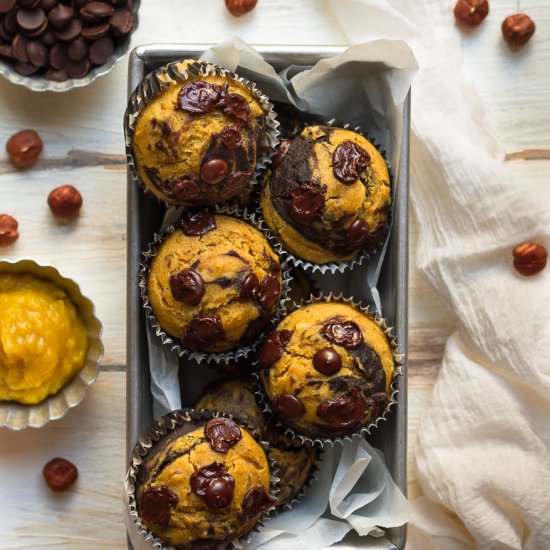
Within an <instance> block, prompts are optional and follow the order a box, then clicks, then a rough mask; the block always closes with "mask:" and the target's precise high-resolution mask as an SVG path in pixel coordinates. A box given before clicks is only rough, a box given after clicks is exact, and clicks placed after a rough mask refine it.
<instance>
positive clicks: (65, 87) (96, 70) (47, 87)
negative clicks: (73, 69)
mask: <svg viewBox="0 0 550 550" xmlns="http://www.w3.org/2000/svg"><path fill="white" fill-rule="evenodd" d="M140 3H141V0H134V2H133V5H132V14H133V16H134V28H133V29H132V32H131V33H130V34H127V35H126V36H125V37H124V39H123V40H120V41H118V44H117V45H116V46H115V49H114V52H113V55H112V56H111V57H110V59H109V60H108V61H107V62H106V63H104V64H103V65H96V66H94V67H93V68H92V69H91V70H90V72H89V73H88V74H87V75H86V76H83V77H82V78H69V79H67V80H64V81H63V82H55V81H53V80H47V79H46V78H44V76H43V75H42V76H40V75H31V76H23V75H22V74H19V73H18V72H17V71H16V70H15V68H14V66H13V65H12V64H11V63H8V62H7V61H6V60H5V59H4V58H1V60H0V74H1V75H2V76H4V78H6V79H7V80H9V81H10V82H12V83H13V84H17V85H18V86H25V88H28V89H29V90H32V91H33V92H68V91H69V90H72V89H73V88H83V87H84V86H88V84H91V83H92V82H93V81H94V80H96V79H98V78H99V77H100V76H103V75H106V74H109V73H110V72H111V71H112V70H113V69H114V68H115V65H116V64H117V63H118V62H119V61H121V60H122V59H123V58H124V56H125V55H126V54H127V53H128V50H129V49H130V44H131V41H132V35H133V34H134V32H135V31H136V29H137V28H138V23H139V17H138V10H139V6H140Z"/></svg>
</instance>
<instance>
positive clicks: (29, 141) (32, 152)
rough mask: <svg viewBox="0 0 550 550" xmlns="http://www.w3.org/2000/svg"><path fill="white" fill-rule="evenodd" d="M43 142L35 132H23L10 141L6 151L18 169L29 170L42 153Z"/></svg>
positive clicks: (14, 135) (12, 137)
mask: <svg viewBox="0 0 550 550" xmlns="http://www.w3.org/2000/svg"><path fill="white" fill-rule="evenodd" d="M42 146H43V144H42V140H41V139H40V136H39V135H38V134H37V133H36V132H35V131H34V130H21V131H20V132H17V134H13V136H11V137H10V139H8V142H7V143H6V151H7V152H8V155H9V156H10V160H11V161H12V163H13V164H14V165H15V166H17V168H27V167H28V166H30V165H31V164H34V163H35V162H36V159H37V158H38V157H39V156H40V153H41V152H42Z"/></svg>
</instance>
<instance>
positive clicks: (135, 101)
mask: <svg viewBox="0 0 550 550" xmlns="http://www.w3.org/2000/svg"><path fill="white" fill-rule="evenodd" d="M209 75H213V76H221V77H226V78H230V79H232V80H235V81H237V82H239V83H241V84H242V85H244V86H245V87H246V88H247V89H248V90H249V91H250V92H251V94H252V95H253V96H254V97H255V98H256V99H257V100H258V101H259V103H260V105H261V106H262V109H263V110H264V113H265V117H266V139H267V142H268V143H269V150H266V151H262V152H261V154H259V156H258V158H257V159H256V171H255V174H254V177H253V178H252V179H251V181H250V188H252V189H253V188H254V187H255V186H256V185H257V184H258V179H259V176H260V174H261V173H262V172H263V170H265V168H266V166H267V164H268V163H269V162H270V161H271V158H272V156H273V155H274V154H275V149H276V147H277V145H278V143H279V122H278V121H277V117H276V113H275V111H274V110H273V105H272V103H271V102H270V101H269V98H268V97H267V96H266V95H265V94H264V93H263V92H261V91H260V90H259V89H258V88H257V86H256V84H255V83H254V82H252V81H250V80H247V79H246V78H242V77H240V76H238V75H237V74H235V73H232V72H231V71H228V70H227V69H224V68H223V67H219V66H218V65H213V64H212V63H205V62H202V61H196V60H181V61H174V62H172V63H168V64H167V65H164V66H163V67H159V68H158V69H155V70H154V71H151V72H150V73H149V74H148V75H147V76H145V78H144V79H143V80H142V81H141V83H140V84H139V85H138V86H137V87H136V89H135V90H134V92H133V93H132V95H131V96H130V99H129V101H128V107H127V108H126V112H125V113H124V136H125V146H126V159H127V164H128V169H129V171H130V174H131V176H132V181H133V183H134V184H135V185H140V186H141V188H142V189H143V190H144V191H145V192H146V193H147V194H149V195H151V196H153V197H155V198H156V199H157V200H158V201H159V202H161V203H163V204H166V205H167V206H172V205H173V203H168V202H166V201H164V200H162V199H161V198H159V197H157V196H156V195H155V194H154V193H153V192H152V191H150V190H149V189H148V187H147V186H146V185H145V184H144V183H143V182H142V181H141V178H140V177H139V175H138V170H137V163H136V159H135V158H134V152H133V150H132V140H133V137H134V132H135V125H136V122H137V119H138V118H139V115H140V114H141V112H142V110H143V109H144V108H145V107H146V106H147V105H148V104H149V103H151V102H152V101H154V100H155V99H156V98H157V97H158V96H159V95H160V94H161V93H162V92H163V91H164V90H165V89H166V88H169V87H170V86H174V85H176V84H178V83H179V82H185V81H187V80H188V79H190V78H196V77H199V76H209ZM233 201H238V197H234V198H233V199H230V201H229V202H233ZM220 202H222V201H220ZM224 202H225V201H224Z"/></svg>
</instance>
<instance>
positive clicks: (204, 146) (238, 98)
mask: <svg viewBox="0 0 550 550" xmlns="http://www.w3.org/2000/svg"><path fill="white" fill-rule="evenodd" d="M191 63H194V62H193V61H184V62H183V63H182V68H185V66H186V65H189V64H191ZM266 121H267V119H266V113H265V112H264V109H263V107H262V105H261V103H260V101H259V99H258V97H256V95H254V93H252V91H251V90H249V89H248V88H247V87H246V86H245V85H244V84H242V83H241V82H239V81H238V80H235V79H233V78H230V77H228V76H219V75H213V74H210V75H208V76H204V75H199V76H197V77H191V76H189V78H188V79H187V80H185V81H183V82H179V83H178V84H174V85H171V86H169V87H168V88H166V89H164V90H163V91H162V92H161V93H160V95H159V96H158V97H156V98H155V99H153V100H152V101H151V102H150V103H148V104H147V105H146V106H145V107H144V108H143V109H142V111H141V112H140V114H139V117H138V119H137V121H136V123H135V132H134V136H133V139H132V150H133V154H134V158H135V162H136V167H137V171H138V175H139V177H140V179H141V181H142V182H143V183H144V184H145V185H146V186H147V188H148V189H149V190H150V191H151V192H153V193H154V194H155V195H156V196H157V197H158V198H160V199H161V200H163V201H165V202H166V203H168V204H177V205H185V206H197V205H210V204H215V203H218V202H222V201H226V200H228V199H230V198H232V197H235V196H237V195H239V194H240V193H242V192H243V191H244V190H245V189H247V187H248V185H249V183H250V182H251V180H252V179H253V177H254V172H255V170H256V160H257V159H258V158H259V156H260V155H261V154H262V153H263V152H265V151H267V150H269V144H268V141H267V137H266V136H267V134H266V124H267V122H266Z"/></svg>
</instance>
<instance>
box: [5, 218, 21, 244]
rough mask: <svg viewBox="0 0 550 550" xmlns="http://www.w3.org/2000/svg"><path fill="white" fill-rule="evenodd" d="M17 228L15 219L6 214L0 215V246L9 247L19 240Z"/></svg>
mask: <svg viewBox="0 0 550 550" xmlns="http://www.w3.org/2000/svg"><path fill="white" fill-rule="evenodd" d="M18 226H19V224H18V223H17V220H16V219H15V218H12V217H11V216H9V215H8V214H0V246H9V245H10V244H13V243H14V242H15V241H16V240H17V239H18V238H19V232H18V231H17V227H18Z"/></svg>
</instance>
